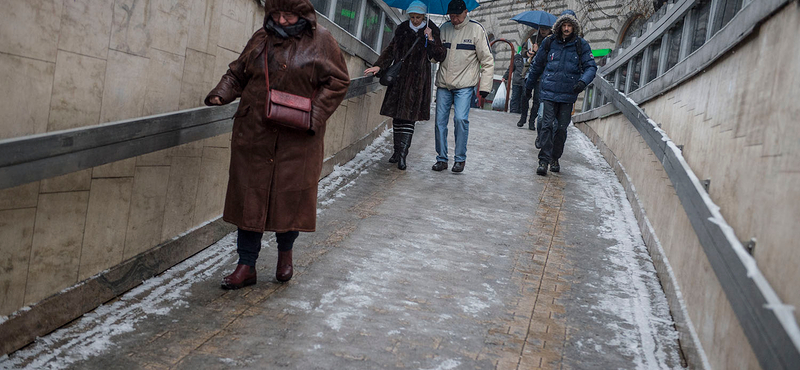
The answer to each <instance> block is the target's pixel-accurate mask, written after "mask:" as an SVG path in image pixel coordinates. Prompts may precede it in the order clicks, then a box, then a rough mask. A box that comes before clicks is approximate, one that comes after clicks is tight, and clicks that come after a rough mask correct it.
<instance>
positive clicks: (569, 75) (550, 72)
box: [525, 10, 597, 176]
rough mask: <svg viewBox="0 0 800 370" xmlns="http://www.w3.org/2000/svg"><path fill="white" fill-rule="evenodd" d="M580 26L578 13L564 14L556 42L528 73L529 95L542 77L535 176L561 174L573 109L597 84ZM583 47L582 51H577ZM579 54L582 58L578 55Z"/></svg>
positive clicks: (555, 29)
mask: <svg viewBox="0 0 800 370" xmlns="http://www.w3.org/2000/svg"><path fill="white" fill-rule="evenodd" d="M580 31H581V26H580V23H578V18H576V17H575V12H573V11H572V10H565V11H564V12H562V13H561V16H560V17H559V18H558V20H556V23H555V24H554V25H553V35H552V36H550V37H552V38H553V39H552V40H549V42H548V43H549V46H550V47H549V50H542V51H547V52H539V53H537V54H536V58H535V59H534V60H533V64H531V67H530V69H529V70H528V78H527V83H526V85H525V90H526V93H527V94H530V92H531V90H533V88H534V81H536V80H538V79H539V77H541V81H542V82H541V89H542V91H541V99H542V102H543V103H544V115H543V117H542V121H543V122H542V128H541V130H540V131H539V133H538V135H539V137H537V141H538V143H539V146H540V147H541V149H540V150H539V167H538V168H537V169H536V174H538V175H540V176H545V175H547V167H548V166H550V170H551V171H553V172H559V171H560V170H561V166H560V164H559V163H558V159H559V158H561V155H562V154H563V153H564V143H565V142H566V141H567V126H569V122H570V118H571V116H572V106H573V104H575V101H576V100H578V94H580V92H581V91H583V89H584V88H586V85H588V84H589V83H591V82H592V80H594V75H595V73H596V72H597V64H596V63H595V62H594V58H593V57H592V49H591V48H590V47H589V43H588V42H586V40H584V39H582V38H581V37H579V36H578V35H579V34H580ZM577 43H581V47H580V48H579V47H577V46H576V45H577ZM578 50H580V55H578Z"/></svg>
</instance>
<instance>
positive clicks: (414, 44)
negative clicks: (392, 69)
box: [400, 37, 420, 62]
mask: <svg viewBox="0 0 800 370" xmlns="http://www.w3.org/2000/svg"><path fill="white" fill-rule="evenodd" d="M419 39H420V38H419V37H417V38H416V40H414V43H413V44H411V47H410V48H408V51H407V52H406V55H403V57H402V58H400V62H403V61H404V60H406V58H408V56H409V55H410V54H411V52H412V51H414V46H417V43H418V42H419Z"/></svg>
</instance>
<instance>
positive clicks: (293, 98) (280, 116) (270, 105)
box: [264, 47, 317, 131]
mask: <svg viewBox="0 0 800 370" xmlns="http://www.w3.org/2000/svg"><path fill="white" fill-rule="evenodd" d="M267 52H268V49H267V47H265V48H264V75H265V76H266V79H267V103H266V104H265V110H266V112H265V113H266V116H265V117H266V120H267V121H269V122H271V123H275V124H278V125H281V126H285V127H289V128H293V129H296V130H302V131H308V130H310V129H311V99H313V95H312V97H311V98H306V97H305V96H300V95H295V94H290V93H287V92H284V91H280V90H272V89H270V87H269V63H268V62H267ZM316 93H317V91H316V90H314V95H316Z"/></svg>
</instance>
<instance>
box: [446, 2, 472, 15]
mask: <svg viewBox="0 0 800 370" xmlns="http://www.w3.org/2000/svg"><path fill="white" fill-rule="evenodd" d="M465 10H467V4H465V3H464V0H451V1H450V4H447V14H461V13H463V12H464V11H465Z"/></svg>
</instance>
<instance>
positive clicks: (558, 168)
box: [550, 159, 561, 172]
mask: <svg viewBox="0 0 800 370" xmlns="http://www.w3.org/2000/svg"><path fill="white" fill-rule="evenodd" d="M558 171H561V165H560V164H558V159H556V160H555V161H553V163H550V172H558Z"/></svg>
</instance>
